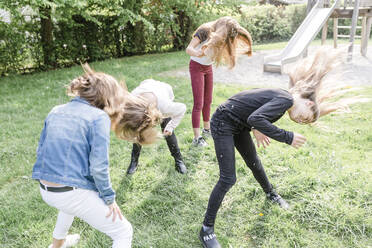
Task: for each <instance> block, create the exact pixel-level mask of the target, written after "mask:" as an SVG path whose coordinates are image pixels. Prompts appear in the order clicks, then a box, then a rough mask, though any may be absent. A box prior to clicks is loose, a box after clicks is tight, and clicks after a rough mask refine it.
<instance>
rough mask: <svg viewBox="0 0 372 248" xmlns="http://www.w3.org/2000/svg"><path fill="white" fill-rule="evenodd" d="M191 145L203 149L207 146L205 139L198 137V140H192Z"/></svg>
mask: <svg viewBox="0 0 372 248" xmlns="http://www.w3.org/2000/svg"><path fill="white" fill-rule="evenodd" d="M192 145H193V146H197V147H205V146H207V145H208V144H207V142H206V141H205V139H204V138H203V137H202V136H200V137H199V138H197V139H193V140H192Z"/></svg>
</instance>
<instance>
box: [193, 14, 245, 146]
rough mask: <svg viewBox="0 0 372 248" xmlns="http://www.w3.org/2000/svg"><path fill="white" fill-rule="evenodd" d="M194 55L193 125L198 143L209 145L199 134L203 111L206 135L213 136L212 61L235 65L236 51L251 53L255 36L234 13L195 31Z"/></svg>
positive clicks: (195, 142) (199, 144)
mask: <svg viewBox="0 0 372 248" xmlns="http://www.w3.org/2000/svg"><path fill="white" fill-rule="evenodd" d="M186 53H187V54H189V55H190V56H191V57H190V58H191V59H190V65H189V71H190V76H191V86H192V92H193V97H194V107H193V109H192V127H193V132H194V139H193V141H192V144H193V145H195V146H201V147H203V146H206V145H207V143H206V142H205V139H204V138H203V137H202V136H200V113H201V112H202V113H203V121H204V129H203V131H202V133H203V134H204V136H210V123H209V116H210V109H211V103H212V91H213V71H212V64H213V63H216V65H219V64H221V63H225V64H227V65H228V66H229V67H230V68H233V67H234V66H235V63H236V56H237V54H247V55H248V56H251V55H252V38H251V36H250V34H249V33H248V32H247V30H245V29H244V28H242V27H241V26H240V25H239V23H238V22H237V21H235V20H234V19H232V18H231V17H221V18H219V19H217V20H216V21H213V22H208V23H204V24H202V25H201V26H200V27H199V28H198V29H197V30H196V31H195V33H194V34H193V38H192V40H191V41H190V43H189V45H188V46H187V48H186Z"/></svg>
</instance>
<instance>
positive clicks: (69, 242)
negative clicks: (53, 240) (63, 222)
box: [48, 234, 80, 248]
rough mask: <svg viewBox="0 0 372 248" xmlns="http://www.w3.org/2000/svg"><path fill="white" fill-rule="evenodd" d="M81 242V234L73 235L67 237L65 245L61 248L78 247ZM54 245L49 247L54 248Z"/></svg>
mask: <svg viewBox="0 0 372 248" xmlns="http://www.w3.org/2000/svg"><path fill="white" fill-rule="evenodd" d="M79 240H80V235H79V234H71V235H67V236H66V240H65V243H63V245H62V246H61V248H68V247H73V246H75V245H77V243H78V242H79ZM52 247H53V244H51V245H49V247H48V248H52Z"/></svg>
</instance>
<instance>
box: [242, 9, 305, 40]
mask: <svg viewBox="0 0 372 248" xmlns="http://www.w3.org/2000/svg"><path fill="white" fill-rule="evenodd" d="M305 16H306V5H290V6H287V7H282V6H281V7H275V6H273V5H260V6H248V7H246V8H244V9H242V10H241V19H240V20H241V21H240V22H241V25H242V26H243V27H245V28H246V29H247V30H248V31H249V32H250V33H251V35H252V38H253V41H254V42H255V43H262V42H269V41H270V42H272V41H282V40H288V39H289V38H290V37H291V36H292V35H293V34H294V33H295V31H296V30H297V28H298V27H299V25H300V24H301V22H302V21H303V20H304V18H305Z"/></svg>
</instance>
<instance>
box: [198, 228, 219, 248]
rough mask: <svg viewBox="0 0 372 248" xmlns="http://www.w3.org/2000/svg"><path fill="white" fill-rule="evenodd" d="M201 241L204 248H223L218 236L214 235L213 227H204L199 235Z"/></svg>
mask: <svg viewBox="0 0 372 248" xmlns="http://www.w3.org/2000/svg"><path fill="white" fill-rule="evenodd" d="M199 239H200V241H201V242H202V244H203V247H204V248H221V245H220V243H218V241H217V237H216V234H214V228H213V226H207V227H205V228H204V227H202V228H201V229H200V233H199Z"/></svg>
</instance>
